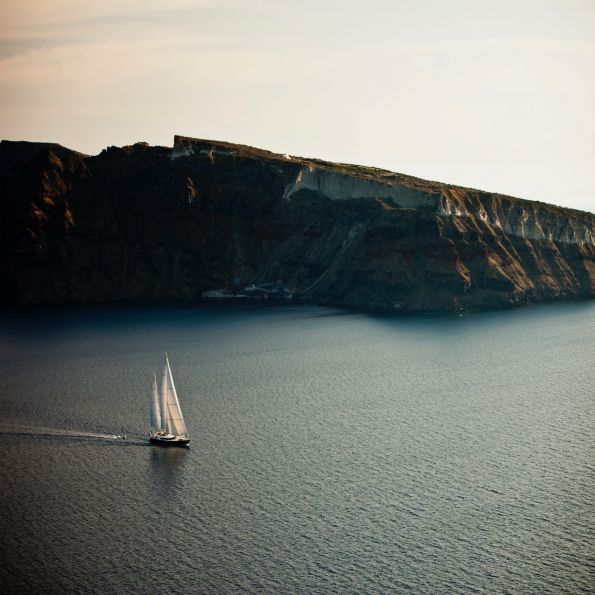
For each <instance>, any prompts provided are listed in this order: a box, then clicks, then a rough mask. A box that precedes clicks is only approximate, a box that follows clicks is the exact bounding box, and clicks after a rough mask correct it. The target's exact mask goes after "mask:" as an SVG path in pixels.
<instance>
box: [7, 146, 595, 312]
mask: <svg viewBox="0 0 595 595" xmlns="http://www.w3.org/2000/svg"><path fill="white" fill-rule="evenodd" d="M0 188H1V192H2V203H3V211H4V216H3V217H2V221H1V223H0V225H1V231H2V239H1V246H0V249H1V251H2V287H3V289H4V291H3V294H2V299H3V301H4V302H5V303H30V304H40V303H65V302H88V301H115V300H130V299H184V298H196V297H199V296H200V294H201V292H202V291H204V290H207V289H212V288H216V287H222V286H225V285H227V284H228V283H229V282H230V280H231V279H233V278H239V279H240V280H241V281H242V282H243V283H244V284H249V283H252V282H257V283H258V282H267V281H268V282H271V281H273V282H274V281H277V280H283V282H284V283H285V284H286V285H288V286H290V287H294V288H296V289H297V291H298V292H299V295H301V296H302V297H304V298H307V299H312V300H316V301H318V302H321V303H327V304H336V305H341V306H351V307H357V308H364V309H372V310H388V311H391V310H402V311H417V310H458V309H465V308H483V307H502V306H507V305H513V304H521V303H527V302H533V301H544V300H552V299H562V298H571V297H572V298H574V297H577V298H578V297H592V296H593V295H595V216H594V215H592V214H590V213H585V212H581V211H573V210H570V209H564V208H560V207H555V206H551V205H547V204H543V203H538V202H530V201H524V200H520V199H515V198H512V197H508V196H502V195H498V194H492V193H488V192H480V191H477V190H470V189H466V188H460V187H456V186H450V185H446V184H439V183H436V182H428V181H424V180H420V179H417V178H413V177H410V176H404V175H402V174H397V173H393V172H389V171H385V170H380V169H375V168H367V167H360V166H353V165H346V164H337V163H328V162H323V161H319V160H315V159H303V158H298V157H289V156H284V155H277V154H274V153H270V152H268V151H262V150H259V149H254V148H252V147H245V146H240V145H232V144H229V143H223V142H213V141H205V140H196V139H190V138H184V137H176V138H175V142H174V146H173V148H168V147H151V146H147V145H146V144H142V143H139V144H136V145H134V146H131V147H123V148H117V147H110V148H109V149H107V150H105V151H103V152H102V153H101V154H99V155H97V156H86V155H82V154H80V153H76V152H74V151H70V150H69V149H66V148H64V147H61V146H59V145H52V144H40V143H22V142H7V141H3V142H2V143H1V144H0Z"/></svg>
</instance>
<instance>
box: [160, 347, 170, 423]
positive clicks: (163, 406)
mask: <svg viewBox="0 0 595 595" xmlns="http://www.w3.org/2000/svg"><path fill="white" fill-rule="evenodd" d="M168 367H169V366H168V362H167V353H166V354H165V364H164V366H163V377H162V378H161V399H160V404H161V429H162V430H167V425H168V424H167V368H168Z"/></svg>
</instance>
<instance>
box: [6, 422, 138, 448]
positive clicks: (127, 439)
mask: <svg viewBox="0 0 595 595" xmlns="http://www.w3.org/2000/svg"><path fill="white" fill-rule="evenodd" d="M0 435H3V436H31V437H35V438H56V439H60V438H62V439H64V438H66V439H78V440H93V441H109V442H112V443H113V442H117V443H120V444H126V445H142V446H146V445H147V441H146V440H141V437H140V436H135V435H129V434H101V433H97V432H82V431H79V430H62V429H59V428H44V427H25V428H19V429H16V430H15V429H14V428H11V429H7V428H0Z"/></svg>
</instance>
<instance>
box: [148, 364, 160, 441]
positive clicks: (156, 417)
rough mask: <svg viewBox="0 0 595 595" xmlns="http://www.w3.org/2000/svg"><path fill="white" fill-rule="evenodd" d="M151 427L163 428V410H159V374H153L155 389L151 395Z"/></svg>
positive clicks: (155, 428)
mask: <svg viewBox="0 0 595 595" xmlns="http://www.w3.org/2000/svg"><path fill="white" fill-rule="evenodd" d="M149 427H151V428H153V429H154V430H160V429H161V411H159V394H158V393H157V376H155V374H153V391H152V395H151V412H150V421H149Z"/></svg>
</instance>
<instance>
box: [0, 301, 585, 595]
mask: <svg viewBox="0 0 595 595" xmlns="http://www.w3.org/2000/svg"><path fill="white" fill-rule="evenodd" d="M594 314H595V304H593V303H592V302H591V303H576V304H565V305H556V306H540V307H531V308H525V309H521V310H512V311H506V312H497V313H483V314H475V315H468V316H464V317H440V316H416V317H378V316H369V315H364V314H354V313H349V312H345V311H341V310H334V309H328V308H317V307H308V306H284V307H273V308H262V307H251V306H242V307H231V308H219V307H179V308H171V307H169V308H157V307H155V308H141V307H136V308H77V309H70V310H60V311H46V312H39V313H5V314H3V315H2V316H1V319H0V323H1V327H0V358H1V359H0V362H1V369H0V374H1V379H2V387H3V388H2V391H0V410H1V411H2V415H1V416H0V434H1V436H2V439H3V453H4V454H3V464H2V467H1V468H0V469H1V470H0V480H1V481H2V488H3V489H2V491H1V496H0V499H1V501H0V521H1V529H2V532H3V536H4V538H3V539H2V540H1V541H0V556H1V557H2V559H3V560H4V564H3V565H2V566H1V567H0V583H2V584H4V585H5V586H8V587H9V588H10V589H11V590H17V589H21V590H28V591H30V592H48V591H49V592H57V591H62V592H64V591H65V592H96V593H124V592H139V593H142V592H146V593H149V592H150V593H155V592H167V591H169V592H194V593H197V592H209V593H228V592H239V591H252V592H319V593H329V592H403V593H405V592H416V593H448V592H466V593H467V592H469V593H472V592H490V593H493V592H512V593H577V592H588V591H592V590H593V589H594V588H595V583H594V580H595V579H594V567H593V562H592V561H593V556H594V550H593V545H592V544H593V542H594V541H593V538H594V534H593V533H594V531H593V529H594V526H595V523H594V517H595V515H594V506H593V497H594V493H593V491H594V490H593V485H594V479H595V477H594V476H595V472H594V471H595V464H594V461H595V456H594V455H595V449H594V447H593V436H594V430H595V428H594V425H595V423H594V418H595V416H594V407H593V393H594V387H595V373H594V371H593V361H594V355H595V322H594V321H595V317H594ZM164 351H167V352H168V354H169V357H170V361H171V365H172V370H173V373H174V377H175V380H176V384H177V388H178V393H179V396H180V401H181V404H182V408H183V411H184V414H185V417H186V421H187V424H188V426H189V428H190V432H191V434H192V444H191V448H190V449H187V450H182V449H175V450H168V449H160V448H159V447H153V446H148V444H147V442H146V424H147V415H148V397H149V394H150V387H151V382H152V373H153V371H158V370H159V369H160V367H161V365H162V354H163V352H164ZM123 435H126V438H125V439H124V438H122V437H121V436H123Z"/></svg>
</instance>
